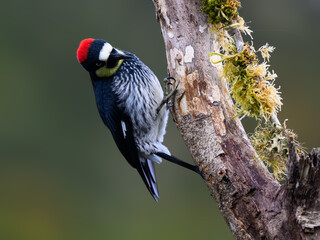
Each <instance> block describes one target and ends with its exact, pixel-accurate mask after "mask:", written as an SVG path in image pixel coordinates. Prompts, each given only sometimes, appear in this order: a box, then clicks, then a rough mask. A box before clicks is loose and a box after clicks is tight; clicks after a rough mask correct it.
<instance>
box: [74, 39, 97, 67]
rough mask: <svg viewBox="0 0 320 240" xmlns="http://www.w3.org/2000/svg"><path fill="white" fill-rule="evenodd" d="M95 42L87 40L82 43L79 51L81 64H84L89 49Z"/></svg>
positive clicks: (78, 55)
mask: <svg viewBox="0 0 320 240" xmlns="http://www.w3.org/2000/svg"><path fill="white" fill-rule="evenodd" d="M93 41H94V39H93V38H87V39H84V40H82V41H81V42H80V45H79V47H78V50H77V58H78V61H79V62H80V63H82V62H84V61H85V60H86V59H87V56H88V52H89V47H90V45H91V43H92V42H93Z"/></svg>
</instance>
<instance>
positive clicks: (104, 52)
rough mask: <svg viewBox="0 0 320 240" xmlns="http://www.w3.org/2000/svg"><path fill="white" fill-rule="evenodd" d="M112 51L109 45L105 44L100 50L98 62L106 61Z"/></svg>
mask: <svg viewBox="0 0 320 240" xmlns="http://www.w3.org/2000/svg"><path fill="white" fill-rule="evenodd" d="M112 49H113V47H112V46H111V45H110V44H109V43H107V42H106V43H105V44H104V45H103V47H102V48H101V50H100V53H99V60H100V61H107V60H108V58H109V56H110V53H111V51H112Z"/></svg>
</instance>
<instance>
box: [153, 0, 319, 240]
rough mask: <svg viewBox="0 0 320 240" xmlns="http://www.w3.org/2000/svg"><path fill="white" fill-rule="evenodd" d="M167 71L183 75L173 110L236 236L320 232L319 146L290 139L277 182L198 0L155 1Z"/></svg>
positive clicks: (286, 236) (304, 235) (303, 236)
mask: <svg viewBox="0 0 320 240" xmlns="http://www.w3.org/2000/svg"><path fill="white" fill-rule="evenodd" d="M153 2H154V5H155V8H156V14H157V18H158V20H159V22H160V24H161V30H162V35H163V38H164V42H165V46H166V54H167V62H168V72H169V74H170V76H172V77H175V78H176V79H179V80H180V81H181V83H180V85H179V88H178V92H177V94H176V95H175V100H174V107H173V110H172V114H173V116H174V119H175V120H176V124H177V126H178V128H179V130H180V132H181V135H182V137H183V139H184V141H185V143H186V145H187V147H188V149H189V151H190V153H191V155H192V157H193V159H194V160H195V162H196V163H197V165H198V166H199V168H200V170H201V171H202V173H203V175H204V177H205V182H206V184H207V186H208V188H209V190H210V192H211V195H212V196H213V198H214V199H215V200H216V201H217V203H218V205H219V208H220V210H221V212H222V214H223V216H224V218H225V220H226V222H227V223H228V225H229V227H230V230H231V231H232V232H233V234H234V236H235V237H236V238H237V239H320V228H319V227H320V211H319V210H320V202H319V199H320V198H319V186H320V171H319V166H320V149H314V150H312V152H311V153H310V154H309V155H308V156H306V157H305V158H303V159H299V158H298V155H297V154H296V149H295V145H294V143H292V144H291V150H290V151H291V152H290V159H289V174H288V178H287V181H286V183H284V184H283V185H280V184H279V183H278V182H276V181H275V180H274V179H273V178H272V176H271V175H270V174H269V172H268V171H267V169H266V168H265V166H264V165H263V163H262V162H261V161H260V160H259V159H258V157H257V154H256V152H255V150H254V149H253V147H252V145H251V144H250V141H249V139H248V137H247V135H246V132H245V130H244V128H243V126H242V124H241V122H240V121H239V119H238V118H234V119H233V118H232V117H233V116H234V115H235V114H236V113H235V111H234V109H233V103H232V99H231V97H230V94H229V92H228V90H227V87H226V84H225V83H224V81H222V80H221V78H220V75H219V72H218V71H217V69H216V68H215V67H213V66H212V65H211V63H210V61H209V52H210V51H214V50H216V48H217V43H216V42H215V39H214V37H213V34H212V33H210V32H209V29H208V25H207V19H206V16H205V15H204V14H203V13H201V12H200V11H199V9H200V6H201V1H200V0H187V1H184V0H153Z"/></svg>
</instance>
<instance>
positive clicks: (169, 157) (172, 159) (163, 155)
mask: <svg viewBox="0 0 320 240" xmlns="http://www.w3.org/2000/svg"><path fill="white" fill-rule="evenodd" d="M156 155H158V156H159V157H161V158H163V159H165V160H167V161H169V162H172V163H174V164H177V165H179V166H181V167H184V168H187V169H189V170H191V171H193V172H195V173H198V174H199V175H200V176H201V177H202V178H203V176H202V173H201V172H200V170H199V168H198V167H197V166H195V165H192V164H189V163H186V162H184V161H182V160H180V159H179V158H176V157H175V156H173V155H168V154H166V153H163V152H157V153H156Z"/></svg>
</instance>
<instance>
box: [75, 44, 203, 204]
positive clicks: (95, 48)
mask: <svg viewBox="0 0 320 240" xmlns="http://www.w3.org/2000/svg"><path fill="white" fill-rule="evenodd" d="M77 58H78V61H79V62H80V63H81V65H82V66H83V67H84V68H85V69H86V70H87V71H88V72H89V74H90V77H91V81H92V85H93V89H94V93H95V98H96V103H97V107H98V111H99V113H100V116H101V118H102V120H103V122H104V124H105V125H106V126H107V127H108V128H109V130H110V131H111V133H112V136H113V138H114V141H115V143H116V145H117V147H118V148H119V150H120V152H121V153H122V155H123V156H124V157H125V159H126V160H127V161H128V162H129V164H130V165H131V166H132V167H134V168H135V169H137V171H138V172H139V174H140V176H141V178H142V179H143V181H144V183H145V185H146V186H147V188H148V190H149V192H150V193H151V195H152V197H153V198H154V199H155V200H156V201H157V200H158V198H159V193H158V188H157V181H156V174H155V168H154V163H161V161H162V158H164V159H167V160H169V161H171V162H174V163H176V164H179V165H181V166H183V167H186V168H188V169H191V170H193V171H195V172H198V173H199V170H198V168H197V167H196V166H193V165H190V164H188V163H185V162H183V161H181V160H179V159H177V158H175V157H174V156H172V155H171V154H170V152H169V150H168V148H167V147H165V146H164V145H163V144H162V142H163V137H164V135H165V132H166V130H165V128H166V125H167V120H168V109H167V107H160V108H159V106H160V105H161V106H162V100H163V98H164V94H163V91H162V88H161V85H160V83H159V81H158V79H157V77H156V76H155V74H154V73H153V72H152V71H151V70H150V69H149V68H148V67H147V66H146V65H145V64H144V63H143V62H142V61H140V60H139V58H137V57H136V56H135V55H134V54H132V53H130V52H127V51H123V50H120V49H117V48H114V47H112V46H111V45H110V44H109V43H108V42H106V41H104V40H100V39H92V38H88V39H84V40H82V41H81V42H80V45H79V48H78V50H77Z"/></svg>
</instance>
